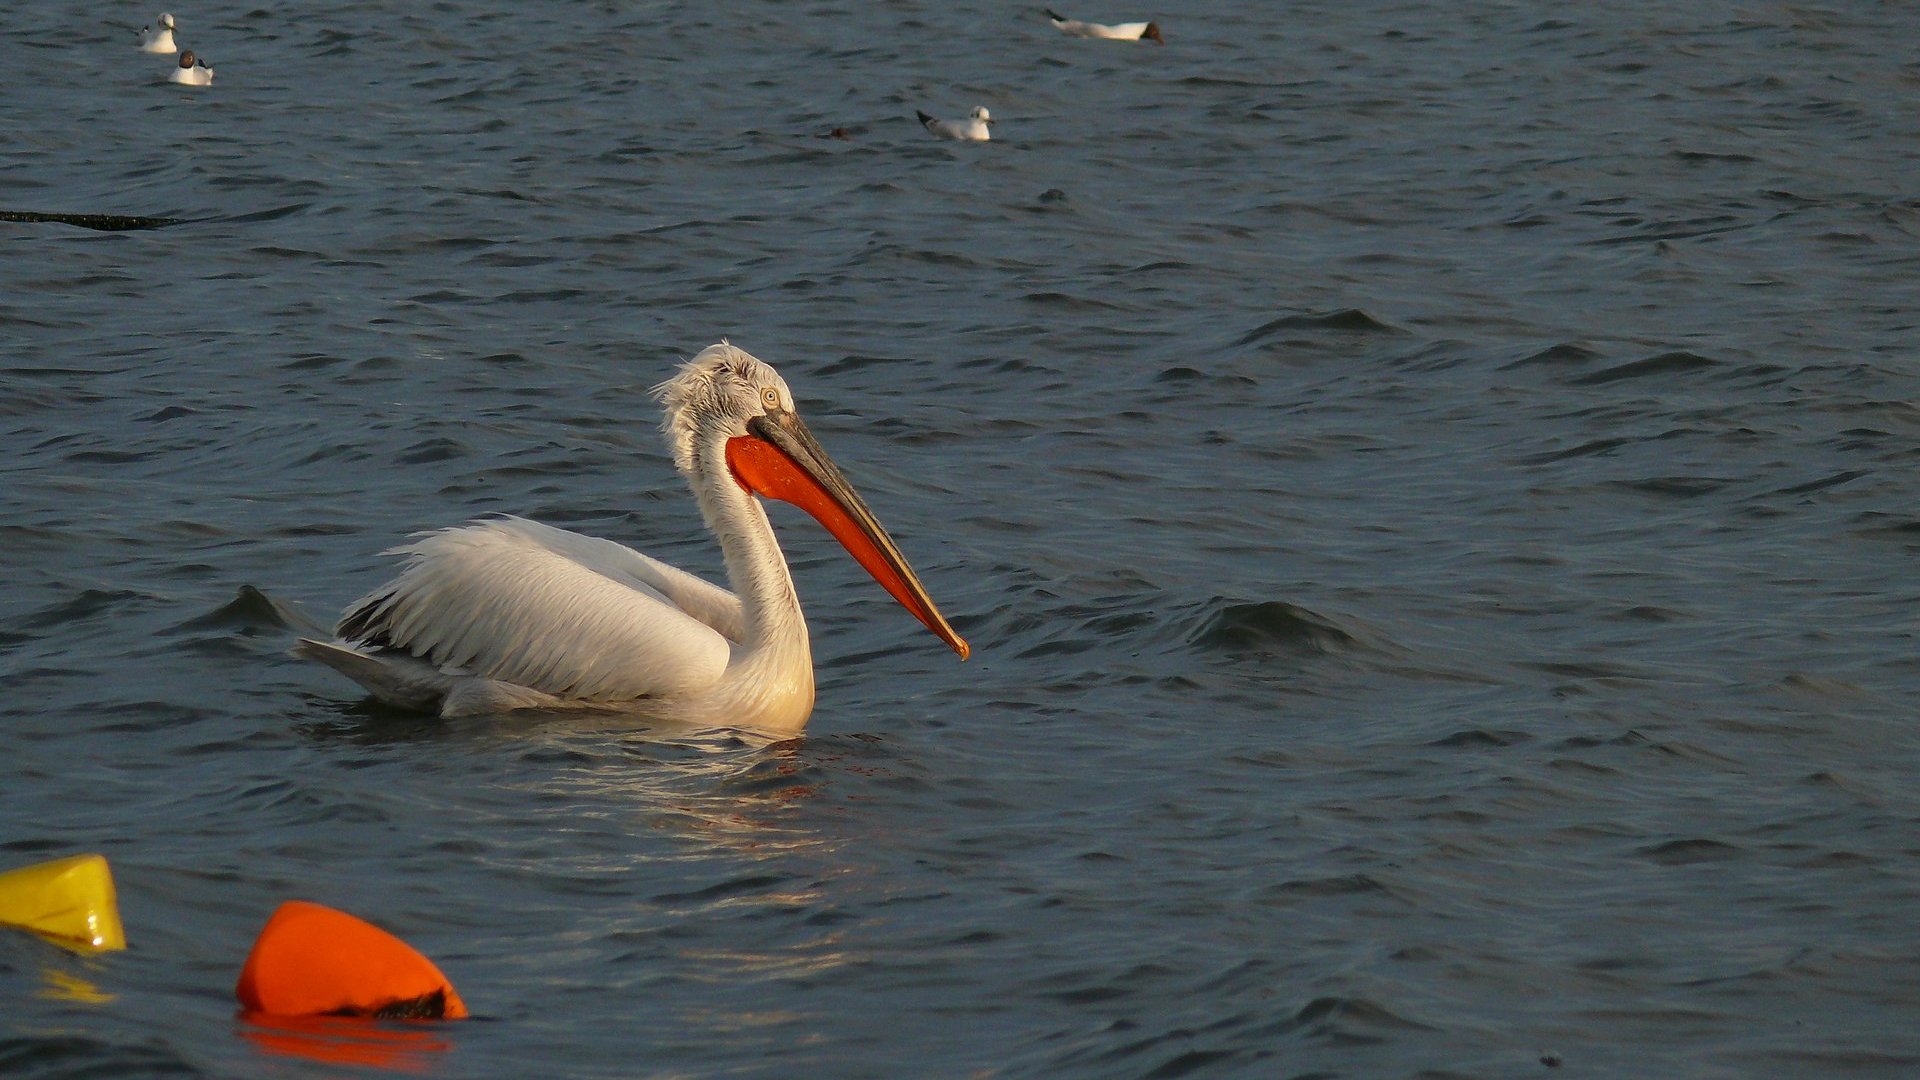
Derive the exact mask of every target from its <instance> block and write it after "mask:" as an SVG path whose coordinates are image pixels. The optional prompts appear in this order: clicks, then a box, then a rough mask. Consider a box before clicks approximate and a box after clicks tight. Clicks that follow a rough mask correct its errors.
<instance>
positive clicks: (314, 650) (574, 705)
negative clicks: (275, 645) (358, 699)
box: [293, 638, 595, 717]
mask: <svg viewBox="0 0 1920 1080" xmlns="http://www.w3.org/2000/svg"><path fill="white" fill-rule="evenodd" d="M293 655H295V656H300V657H305V658H306V659H308V660H318V661H320V662H321V663H323V664H325V665H327V666H328V667H330V668H332V669H333V670H335V671H337V672H339V673H340V674H342V675H345V676H346V677H347V678H349V679H352V680H353V681H354V682H357V683H359V684H360V685H361V686H364V687H366V688H367V692H368V693H370V694H372V695H373V696H374V697H376V698H379V699H380V700H381V701H384V702H386V703H387V704H389V705H395V706H398V707H400V708H402V709H413V710H416V711H418V712H430V713H439V714H440V715H441V716H443V717H452V716H477V715H481V714H485V713H501V712H512V711H513V710H515V709H579V708H593V707H595V706H593V705H591V704H590V703H588V702H583V701H569V700H565V699H562V698H557V697H554V696H553V695H552V694H547V693H543V692H541V691H539V690H533V689H530V688H528V687H525V686H520V685H517V684H515V683H510V682H501V681H500V680H498V679H489V678H485V677H483V676H480V675H475V674H472V673H471V672H466V671H461V670H459V669H457V668H453V669H448V668H442V667H438V666H436V665H434V664H432V663H430V662H429V661H426V660H422V659H420V658H419V657H417V656H412V655H410V654H408V653H404V652H401V651H399V650H398V649H378V648H375V649H366V648H360V647H356V646H354V645H351V644H348V643H347V642H344V641H331V642H328V641H315V640H313V639H312V638H301V639H300V643H299V644H298V645H295V646H294V647H293Z"/></svg>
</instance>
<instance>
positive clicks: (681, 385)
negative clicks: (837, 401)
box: [653, 341, 793, 476]
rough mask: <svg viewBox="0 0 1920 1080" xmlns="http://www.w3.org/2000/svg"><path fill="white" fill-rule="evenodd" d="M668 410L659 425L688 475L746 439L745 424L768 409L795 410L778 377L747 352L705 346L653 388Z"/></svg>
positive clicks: (716, 346)
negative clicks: (712, 456) (727, 446)
mask: <svg viewBox="0 0 1920 1080" xmlns="http://www.w3.org/2000/svg"><path fill="white" fill-rule="evenodd" d="M653 396H654V397H656V398H659V399H660V404H661V406H662V407H663V408H664V409H665V410H666V414H667V415H666V421H665V423H664V424H663V425H662V428H663V430H664V431H665V432H666V435H667V447H668V448H669V449H671V450H672V451H673V463H674V464H675V465H676V466H678V467H679V469H680V471H681V472H683V473H686V474H687V475H688V476H692V475H694V474H695V472H696V471H697V469H698V463H699V462H702V461H704V460H708V455H709V452H710V451H711V450H712V449H713V448H714V447H716V446H719V447H724V446H725V443H726V440H728V439H737V438H741V437H743V436H745V435H746V434H747V423H748V422H749V421H751V420H754V419H755V418H757V417H761V416H765V415H766V414H767V412H768V410H770V409H781V410H785V411H787V412H792V411H793V391H791V390H788V389H787V380H785V379H783V378H781V377H780V373H779V372H777V371H775V370H773V368H772V367H770V366H768V365H767V364H766V363H764V362H762V361H761V360H759V359H756V358H755V357H754V356H752V355H751V354H749V353H748V352H747V351H746V350H745V349H736V348H734V347H733V346H732V345H729V344H727V343H726V342H724V341H723V342H721V343H720V344H718V345H709V346H708V347H706V348H705V349H702V350H701V351H700V355H698V356H696V357H694V358H693V359H691V360H689V361H687V362H686V363H685V364H682V365H681V366H680V371H679V373H678V374H676V375H674V377H673V378H671V379H668V380H667V381H666V382H663V383H661V384H660V385H659V386H656V387H654V388H653Z"/></svg>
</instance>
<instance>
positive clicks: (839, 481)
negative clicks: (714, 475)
mask: <svg viewBox="0 0 1920 1080" xmlns="http://www.w3.org/2000/svg"><path fill="white" fill-rule="evenodd" d="M727 468H729V469H731V470H732V471H733V478H734V479H735V480H737V481H739V483H740V486H741V487H743V488H745V489H747V490H748V491H750V492H753V493H754V494H755V495H759V496H761V497H763V498H768V499H779V500H780V501H781V502H789V503H792V504H793V505H795V506H797V507H799V508H800V509H802V510H805V511H806V512H807V513H809V514H812V515H813V518H814V520H815V521H818V522H819V523H820V524H822V525H824V526H826V529H827V531H828V532H830V533H832V534H833V537H834V539H836V540H838V541H840V546H842V547H844V548H846V549H847V554H849V555H852V556H853V557H854V558H855V559H856V560H858V561H859V563H860V565H861V566H864V567H866V568H867V573H869V574H872V575H873V580H875V581H877V582H879V583H880V587H881V588H883V589H885V590H887V592H889V593H892V594H893V598H894V599H895V600H898V601H900V606H901V607H904V608H906V609H907V610H908V611H910V612H912V613H913V617H914V618H916V619H919V620H920V621H921V622H922V623H923V624H925V625H926V628H927V629H929V630H931V631H933V632H934V633H935V634H938V635H939V636H940V639H941V640H942V641H945V642H946V643H947V644H948V645H950V646H952V647H953V651H954V652H957V653H959V654H960V659H962V660H965V659H966V658H967V655H968V653H970V652H972V650H971V649H969V648H968V647H967V642H966V639H965V638H962V637H961V636H960V635H959V634H957V633H955V632H954V629H953V627H952V626H950V625H949V624H948V623H947V620H946V617H945V616H943V615H941V614H940V609H939V608H937V607H935V606H934V605H933V598H932V597H930V596H928V595H927V590H926V587H925V586H924V585H921V584H920V578H919V576H918V575H916V574H915V573H914V572H913V567H911V566H908V565H907V558H906V556H904V555H902V554H900V549H899V548H898V547H897V546H895V545H894V542H893V537H891V536H888V535H887V530H885V529H883V528H881V527H880V522H879V521H878V520H877V519H875V518H874V516H873V511H871V510H869V509H867V504H866V503H864V502H862V501H861V499H860V496H859V495H858V494H857V493H855V491H854V490H853V485H852V484H849V483H847V478H846V477H845V476H842V475H841V474H840V469H839V468H838V467H837V466H835V465H834V463H833V459H832V458H829V457H828V456H827V452H826V451H825V450H823V449H821V447H820V444H819V443H818V442H817V441H815V439H814V437H813V433H812V432H810V431H808V430H807V425H805V424H803V423H801V422H800V418H799V417H798V416H795V415H794V414H793V413H791V412H788V411H787V410H785V409H776V410H773V411H771V412H768V413H767V414H766V415H764V416H756V417H754V418H753V419H752V420H749V421H747V434H745V435H742V436H739V437H737V438H732V439H728V440H727Z"/></svg>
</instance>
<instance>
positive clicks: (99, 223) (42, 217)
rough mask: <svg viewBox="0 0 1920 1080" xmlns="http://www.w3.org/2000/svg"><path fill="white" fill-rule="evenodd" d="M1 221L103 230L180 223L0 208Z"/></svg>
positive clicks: (153, 227)
mask: <svg viewBox="0 0 1920 1080" xmlns="http://www.w3.org/2000/svg"><path fill="white" fill-rule="evenodd" d="M0 221H23V222H36V221H52V222H57V223H59V224H61V225H78V226H79V227H81V228H83V229H98V230H100V231H101V232H121V231H123V230H126V229H163V228H166V227H167V226H168V225H178V224H180V219H179V218H164V217H136V216H133V215H130V214H42V213H39V212H37V211H33V210H0Z"/></svg>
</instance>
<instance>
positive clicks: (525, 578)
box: [294, 342, 969, 734]
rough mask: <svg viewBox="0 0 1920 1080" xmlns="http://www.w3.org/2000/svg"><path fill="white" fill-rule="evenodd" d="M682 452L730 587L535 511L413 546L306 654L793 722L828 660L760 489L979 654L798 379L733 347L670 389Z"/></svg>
mask: <svg viewBox="0 0 1920 1080" xmlns="http://www.w3.org/2000/svg"><path fill="white" fill-rule="evenodd" d="M655 395H656V396H657V397H658V398H659V399H660V403H661V405H662V406H663V408H664V409H665V411H666V419H665V423H664V425H663V427H664V430H665V433H666V437H667V445H668V447H669V448H670V449H671V450H672V452H673V461H674V464H675V465H676V466H677V467H678V468H679V470H680V473H681V475H683V476H685V477H686V478H687V482H688V483H689V484H690V485H691V486H692V488H693V494H694V499H695V500H696V501H697V502H698V503H699V505H700V514H701V516H702V517H703V518H704V519H705V520H706V523H707V528H708V529H710V530H711V531H712V532H713V534H714V536H715V537H716V538H717V539H718V540H719V542H720V549H721V551H722V553H723V554H724V556H725V559H726V568H727V582H728V584H729V585H730V586H732V588H731V590H729V589H722V588H720V587H718V586H716V585H712V584H710V583H708V582H707V581H705V580H703V579H701V578H698V577H695V576H694V575H692V574H689V573H687V572H685V571H683V570H679V569H676V568H674V567H672V566H669V565H667V564H666V563H663V562H661V561H659V560H657V559H653V558H649V557H648V556H646V555H642V554H640V553H639V552H637V551H634V550H633V549H632V548H628V547H625V546H623V545H620V544H616V543H614V542H613V541H611V540H601V539H597V538H595V537H591V536H583V535H581V534H579V533H573V532H568V531H566V530H563V529H556V528H553V527H552V526H548V525H541V524H539V523H537V522H533V521H528V520H526V519H524V518H518V517H501V518H495V519H490V520H484V521H475V522H469V523H468V524H466V525H460V526H456V527H454V528H450V529H443V530H441V531H439V532H433V533H427V534H424V535H423V536H421V537H418V538H416V539H415V540H414V542H413V543H410V544H407V545H404V546H402V547H398V548H394V549H392V550H391V551H389V552H388V554H392V555H404V556H406V564H405V566H404V567H403V568H402V570H401V571H400V574H399V576H397V577H395V578H394V579H393V580H392V581H390V582H388V583H387V584H385V585H382V586H380V587H379V588H377V589H375V590H373V591H372V592H370V593H368V594H367V595H366V596H363V597H361V598H360V599H359V600H356V601H354V602H353V604H352V605H350V606H349V607H348V608H347V610H346V613H345V614H344V615H342V616H341V618H340V623H339V625H338V627H337V628H336V630H335V634H336V635H337V636H336V639H335V640H334V641H331V642H322V641H314V640H309V639H303V640H302V641H301V642H300V643H299V645H298V646H296V647H295V650H294V651H295V652H296V653H297V654H299V655H301V656H305V657H307V658H309V659H313V660H318V661H320V662H321V663H324V664H327V665H328V666H330V667H332V668H334V669H335V670H337V671H339V672H341V673H342V674H344V675H346V676H348V677H349V678H352V679H353V680H355V681H356V682H359V683H360V684H361V685H362V686H364V687H366V688H367V689H368V690H370V691H371V692H372V693H373V695H374V696H375V697H377V698H379V699H381V700H383V701H386V702H388V703H390V704H394V705H398V706H401V707H404V708H410V709H418V710H423V711H430V712H437V713H439V714H440V715H441V716H460V715H469V714H477V713H489V712H504V711H508V710H512V709H521V708H539V709H555V708H605V709H618V710H621V711H623V712H628V713H633V714H636V715H639V716H642V717H644V718H648V719H657V720H662V721H666V722H670V723H675V724H694V725H700V726H709V727H739V728H748V729H753V730H757V731H763V732H773V733H785V734H792V733H794V732H798V731H799V730H800V729H801V728H803V727H804V726H805V725H806V722H807V717H808V715H809V714H810V713H811V712H812V711H813V657H812V652H811V649H810V647H809V645H808V639H807V624H806V619H805V617H804V616H803V615H802V614H801V611H800V601H799V598H798V596H797V595H796V594H795V592H794V588H793V577H792V575H791V574H790V573H789V572H788V569H787V562H786V559H785V557H784V556H782V555H781V552H780V545H779V543H778V542H777V541H776V540H775V539H774V533H773V526H772V525H771V523H770V522H769V521H768V519H767V513H766V510H765V508H764V507H762V505H761V502H760V500H761V499H779V500H781V501H784V502H790V503H793V504H795V505H797V506H799V507H800V508H801V509H803V510H805V511H806V512H807V513H809V514H811V515H813V517H814V518H815V520H817V521H819V522H820V524H822V525H824V526H826V528H827V531H828V532H830V533H832V534H833V537H834V538H835V539H836V540H838V541H839V542H840V543H841V545H842V546H843V547H845V548H846V549H847V551H848V553H849V554H851V555H852V556H853V557H854V558H855V559H856V560H858V561H859V563H860V565H861V566H863V567H865V568H866V570H867V572H868V573H869V574H871V575H873V578H874V580H875V581H877V582H879V583H880V585H881V587H883V588H885V589H886V590H887V592H889V593H890V594H892V595H893V598H894V599H895V600H897V601H899V602H900V604H901V605H902V606H904V607H905V608H906V609H907V610H908V611H909V612H910V613H912V614H913V616H914V617H915V618H916V619H918V620H919V621H920V622H921V623H922V624H923V625H925V626H926V628H927V629H929V630H931V631H932V632H933V633H934V634H935V635H937V636H938V637H939V638H940V639H941V640H942V641H945V642H946V643H947V644H948V645H949V646H950V647H951V648H952V649H953V651H954V652H956V653H959V654H960V658H961V659H962V660H964V659H966V658H967V654H968V651H969V650H968V646H967V643H966V641H965V640H963V639H962V638H961V637H960V635H959V634H958V633H956V632H955V631H954V629H953V627H952V626H950V625H949V624H948V623H947V620H946V618H945V617H944V616H942V615H941V614H940V611H939V609H938V608H936V607H935V606H934V603H933V600H932V598H931V597H929V596H928V595H927V590H926V588H925V587H924V586H923V585H921V583H920V578H919V577H918V575H916V574H915V573H914V571H913V568H912V567H911V566H909V565H908V564H907V560H906V557H905V556H904V555H902V554H901V553H900V549H899V547H898V546H896V545H895V544H894V542H893V538H892V537H891V536H889V535H887V531H886V530H885V529H884V528H882V527H881V525H880V522H879V521H878V520H877V519H875V517H874V516H873V512H872V511H871V510H869V509H867V505H866V503H865V502H863V501H862V500H861V498H860V496H859V495H858V494H856V493H855V492H854V490H853V485H851V484H850V483H848V482H847V478H846V477H845V476H843V475H841V472H840V470H839V468H838V467H836V466H835V465H834V463H833V461H832V459H830V458H829V457H827V453H826V451H825V450H823V449H821V447H820V444H819V443H818V442H817V441H815V439H814V437H813V435H812V433H811V432H809V431H808V430H807V426H806V425H805V424H804V423H802V422H801V420H800V416H799V413H798V412H796V411H795V408H794V401H793V393H792V391H790V390H789V389H788V388H787V383H786V380H784V379H782V378H781V377H780V375H779V374H778V373H777V372H775V371H774V370H773V368H771V367H769V366H768V365H767V364H765V363H763V362H761V361H760V360H757V359H755V358H754V357H752V356H750V355H748V354H747V353H746V352H744V351H742V350H740V349H737V348H735V347H733V346H732V345H729V344H727V343H726V342H721V343H720V344H718V345H714V346H711V347H709V348H707V349H705V350H703V351H702V352H701V353H700V354H699V355H698V356H696V357H694V358H693V359H692V360H690V361H688V362H687V363H686V364H685V365H684V366H683V367H682V368H681V369H680V371H679V373H678V374H676V375H675V376H674V377H673V378H672V379H669V380H668V381H666V382H664V383H662V384H660V385H659V386H658V387H656V388H655Z"/></svg>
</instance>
